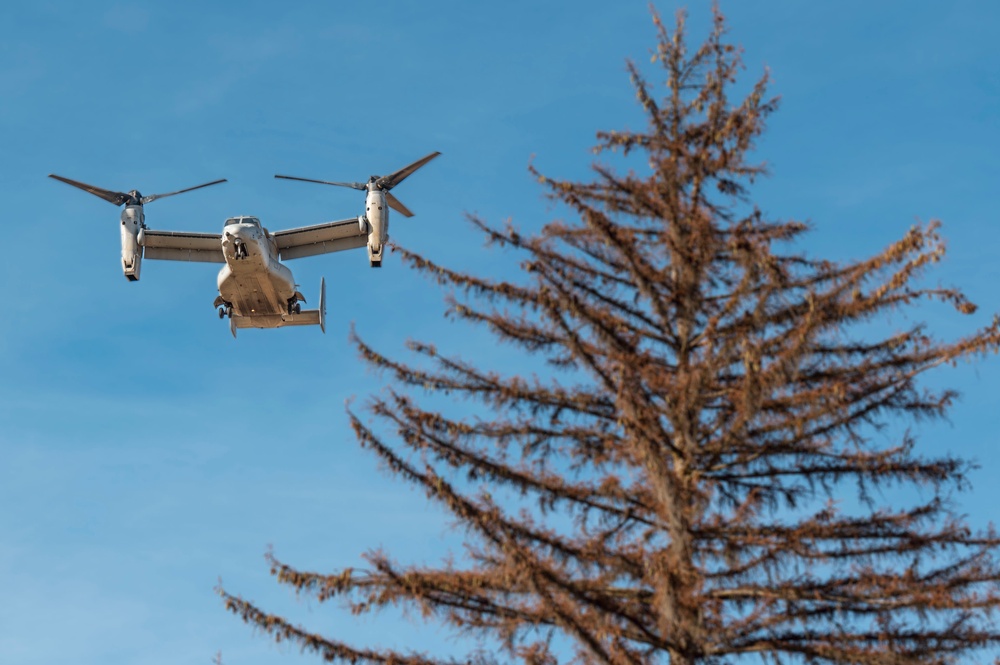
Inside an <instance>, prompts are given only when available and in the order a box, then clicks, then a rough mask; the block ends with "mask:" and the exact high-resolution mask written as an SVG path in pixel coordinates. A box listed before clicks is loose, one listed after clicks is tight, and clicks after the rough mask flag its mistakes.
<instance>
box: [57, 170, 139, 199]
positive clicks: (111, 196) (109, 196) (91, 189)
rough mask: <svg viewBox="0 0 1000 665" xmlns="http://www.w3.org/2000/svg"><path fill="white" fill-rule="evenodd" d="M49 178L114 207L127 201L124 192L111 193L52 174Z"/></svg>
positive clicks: (107, 190) (126, 195)
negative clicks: (71, 186)
mask: <svg viewBox="0 0 1000 665" xmlns="http://www.w3.org/2000/svg"><path fill="white" fill-rule="evenodd" d="M49 177H50V178H54V179H56V180H58V181H59V182H64V183H66V184H67V185H73V186H74V187H76V188H77V189H82V190H83V191H85V192H87V193H88V194H93V195H94V196H98V197H100V198H102V199H104V200H105V201H107V202H108V203H114V204H115V205H116V206H120V205H121V204H123V203H125V202H126V201H128V194H125V193H124V192H112V191H111V190H109V189H101V188H100V187H94V186H93V185H88V184H87V183H85V182H77V181H76V180H70V179H69V178H64V177H62V176H61V175H56V174H54V173H50V174H49Z"/></svg>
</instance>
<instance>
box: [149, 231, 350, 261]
mask: <svg viewBox="0 0 1000 665" xmlns="http://www.w3.org/2000/svg"><path fill="white" fill-rule="evenodd" d="M355 226H357V224H356V223H355ZM139 244H140V245H142V246H143V247H144V248H145V249H144V251H143V256H145V257H146V258H147V259H162V260H166V261H204V262H208V263H225V262H226V257H225V255H224V254H223V253H222V236H221V235H220V234H218V233H185V232H182V231H151V230H149V229H143V230H142V231H141V232H140V233H139Z"/></svg>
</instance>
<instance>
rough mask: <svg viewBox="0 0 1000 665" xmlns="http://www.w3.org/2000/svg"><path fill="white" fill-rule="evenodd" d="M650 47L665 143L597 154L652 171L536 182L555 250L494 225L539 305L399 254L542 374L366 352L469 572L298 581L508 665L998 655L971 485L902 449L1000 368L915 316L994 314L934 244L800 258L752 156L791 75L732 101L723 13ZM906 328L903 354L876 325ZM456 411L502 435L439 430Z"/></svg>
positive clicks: (380, 453)
mask: <svg viewBox="0 0 1000 665" xmlns="http://www.w3.org/2000/svg"><path fill="white" fill-rule="evenodd" d="M654 22H655V25H656V29H657V41H656V45H655V51H654V52H653V61H654V67H653V68H654V69H655V70H656V75H657V76H658V77H660V78H662V79H663V80H664V83H663V85H662V92H660V89H661V86H659V85H653V84H650V83H649V82H648V80H647V79H646V78H645V77H644V75H643V73H642V71H641V70H640V68H639V67H638V66H637V65H635V64H634V63H629V65H628V70H629V73H630V75H631V79H632V82H633V84H634V87H635V91H636V93H637V96H638V100H639V102H640V104H641V105H642V108H643V110H644V112H645V116H646V118H647V120H648V123H647V125H646V126H645V127H644V128H642V129H641V130H636V131H632V130H618V131H608V132H601V133H599V134H598V142H599V143H598V146H597V149H596V151H597V152H598V154H599V157H598V159H599V160H600V159H601V155H604V154H605V153H607V152H608V151H611V152H618V153H620V156H621V158H624V159H627V160H631V161H630V162H629V163H634V164H635V168H634V170H630V171H628V172H624V173H623V172H619V171H618V170H616V169H615V168H613V167H612V166H610V165H609V164H608V163H606V162H601V161H598V162H597V163H596V164H595V165H594V166H593V178H592V180H590V181H587V182H568V181H562V180H559V179H554V178H550V177H548V176H545V175H543V174H541V173H539V172H537V171H533V172H534V173H535V175H536V176H537V177H538V180H539V182H540V183H542V185H543V186H544V187H545V188H546V189H547V193H548V195H549V196H550V197H552V199H553V200H555V201H556V202H558V203H559V204H561V205H562V206H564V207H565V208H566V209H568V210H570V211H572V213H573V214H572V216H571V217H570V218H569V219H567V220H557V221H552V222H550V223H548V224H546V225H545V226H544V227H543V228H542V229H541V230H540V231H539V232H538V233H533V234H522V233H520V232H519V231H518V230H517V228H516V227H515V226H513V225H510V224H508V225H502V226H495V225H491V224H490V223H488V222H487V221H486V220H482V219H479V218H475V217H473V218H471V219H472V222H473V223H474V224H475V225H476V226H477V227H478V228H479V229H481V230H482V232H483V233H484V234H485V236H486V238H487V240H488V242H489V243H492V244H495V245H499V246H502V247H506V248H510V249H512V250H513V251H515V252H517V253H519V254H520V255H521V256H523V257H524V258H523V262H522V263H521V266H522V268H523V273H522V277H523V278H522V279H521V280H519V281H518V280H503V279H493V278H487V277H483V276H477V275H475V274H469V273H462V272H458V271H454V270H450V269H448V268H447V267H445V266H442V265H438V264H437V263H435V262H434V261H433V260H432V259H430V258H428V257H426V256H422V255H419V254H416V253H414V252H411V251H407V250H406V249H402V248H397V251H398V253H399V254H400V255H401V256H402V258H403V260H404V262H405V263H406V264H408V265H409V266H410V267H411V268H412V269H414V270H416V271H417V272H419V273H422V274H424V275H427V276H429V277H431V278H432V279H434V280H437V281H438V282H439V283H440V284H442V285H444V286H445V287H447V288H449V289H451V290H452V291H453V292H454V294H455V296H454V297H453V298H452V299H451V300H450V301H449V303H450V304H449V307H450V309H449V311H450V313H451V314H452V315H454V316H455V317H457V318H459V319H461V320H462V321H465V322H467V323H469V324H472V325H479V326H485V327H486V328H487V329H488V330H489V331H490V333H491V334H492V335H493V336H495V338H496V339H497V340H499V341H503V342H505V343H508V344H511V345H513V346H514V347H515V348H518V349H522V350H523V351H524V353H525V354H529V355H531V356H532V357H534V358H536V359H537V360H538V363H539V367H540V368H542V367H544V368H545V371H544V376H543V375H536V376H534V377H525V376H518V375H512V374H510V373H506V372H504V371H503V368H491V367H489V363H490V358H489V356H488V355H484V357H482V358H478V359H476V360H475V361H474V362H473V361H469V360H463V359H459V358H454V357H449V356H448V355H445V354H442V353H440V352H439V351H438V350H437V349H436V348H435V346H433V345H432V344H429V343H422V342H413V343H411V345H410V348H411V349H412V350H413V351H415V352H416V353H417V354H418V355H419V356H420V357H421V361H420V362H419V363H416V364H413V363H406V362H402V361H399V360H396V359H393V358H391V357H389V356H387V355H385V354H383V353H381V352H380V351H378V350H376V349H374V348H373V347H371V346H369V345H368V344H367V343H366V342H365V341H364V340H363V339H361V338H356V344H357V347H358V349H359V350H360V354H361V356H362V358H363V359H364V361H365V362H366V363H368V364H370V365H372V366H374V367H376V368H379V369H380V370H382V371H384V372H385V373H386V375H387V376H388V377H390V378H391V386H392V387H391V388H388V389H387V390H386V392H385V393H384V394H381V395H378V396H374V397H373V398H372V399H371V402H370V404H369V405H368V407H367V413H368V415H369V417H370V420H368V419H366V418H365V417H364V415H363V414H359V413H354V412H352V413H351V422H352V425H353V428H354V433H355V435H356V437H357V439H358V441H359V443H360V444H361V445H362V446H364V447H366V448H368V449H370V450H371V451H372V452H374V453H375V455H376V456H377V457H378V458H379V459H380V460H381V461H382V462H383V463H384V465H385V466H386V467H387V468H388V469H389V470H390V472H391V473H392V474H393V475H394V476H395V477H397V478H398V479H399V480H401V481H404V482H406V483H410V484H412V485H416V486H419V487H421V488H422V489H423V490H424V491H425V492H426V495H427V496H428V497H429V499H430V500H431V501H433V502H437V503H438V504H440V505H441V506H443V507H445V508H446V509H447V511H449V512H450V514H451V515H453V517H454V519H455V521H456V522H457V523H458V524H459V525H461V526H462V527H463V528H464V534H465V546H466V550H465V554H464V555H463V556H462V557H460V558H458V559H455V560H447V561H443V562H441V563H440V564H439V565H432V566H423V565H413V564H407V563H405V562H400V561H398V560H396V559H395V558H393V557H392V556H391V555H390V554H389V553H386V552H381V551H372V552H369V553H368V554H367V555H366V556H365V559H366V561H367V566H368V567H367V569H366V570H363V571H362V570H354V569H345V570H340V571H333V572H329V573H320V572H308V571H302V570H298V569H296V568H295V567H293V566H291V565H289V564H287V563H284V562H281V561H278V560H277V559H275V558H273V557H272V558H271V563H272V572H273V573H274V574H275V575H276V577H277V579H278V581H279V582H281V583H283V584H288V585H291V586H293V587H295V588H296V589H297V590H299V591H300V592H301V593H305V594H310V595H312V596H315V597H316V598H317V599H318V600H319V601H322V602H325V601H328V600H332V599H341V600H343V602H345V603H346V604H347V606H348V607H349V608H350V610H351V611H353V612H355V613H367V612H372V611H375V610H377V609H379V608H382V607H386V606H390V605H405V606H411V607H414V608H417V609H419V611H420V612H422V613H423V615H424V616H425V617H426V618H427V620H429V621H436V622H442V623H444V624H447V625H450V626H452V627H454V628H455V629H456V630H457V631H459V632H462V633H464V634H467V635H468V636H470V637H471V638H473V640H474V641H476V642H477V643H479V644H481V645H483V650H482V651H479V652H477V653H476V654H471V655H470V658H469V659H470V660H476V661H478V662H484V663H492V662H496V663H501V662H524V663H526V664H528V665H555V664H556V663H562V662H567V661H570V660H576V661H578V662H581V663H588V664H589V663H595V664H596V663H601V664H603V665H625V664H632V663H658V662H668V663H671V665H679V664H688V663H692V664H693V663H723V662H754V661H757V660H759V661H761V662H776V663H785V662H788V663H794V662H809V663H822V662H830V663H833V662H837V663H950V662H956V661H957V659H959V658H960V657H963V656H968V655H970V654H975V653H977V650H981V649H983V648H984V647H990V646H995V645H996V644H997V643H998V642H1000V631H998V630H997V628H996V626H995V622H994V618H993V616H994V615H993V613H994V611H995V609H996V608H997V606H998V604H1000V587H998V584H997V582H998V579H1000V566H998V558H997V555H998V545H1000V539H998V537H997V535H996V534H995V533H993V532H992V531H988V532H985V533H977V532H974V531H973V530H972V529H971V528H970V527H969V526H968V525H967V524H966V523H965V522H964V521H963V519H962V518H961V516H960V515H959V514H958V513H957V512H956V510H957V509H956V507H955V505H954V503H953V501H952V498H951V497H952V493H953V492H954V490H956V489H960V488H961V487H962V486H963V484H964V483H965V479H966V473H967V471H968V469H969V464H968V462H966V461H963V460H962V459H960V458H959V457H956V456H953V455H952V454H950V453H949V452H947V451H932V450H927V449H926V447H921V446H918V444H917V442H916V439H915V437H914V436H913V435H912V434H911V433H910V431H909V430H908V429H905V430H904V428H903V427H901V426H899V425H901V424H902V425H905V424H908V423H910V422H912V421H914V420H916V419H921V418H939V417H941V416H943V415H944V414H945V413H946V410H947V408H948V407H949V405H950V404H951V403H952V401H953V400H954V398H955V394H954V392H952V391H948V390H944V391H933V390H928V389H925V388H924V387H923V386H922V384H921V383H920V382H919V380H920V379H921V378H922V377H921V375H923V374H924V373H925V372H927V371H929V370H931V369H933V368H935V367H937V366H939V365H942V364H949V363H954V362H956V361H958V360H960V359H966V358H971V357H974V356H978V355H981V354H984V353H987V352H996V351H997V349H998V347H1000V323H998V321H997V320H996V319H994V321H993V323H992V324H991V325H990V326H988V327H986V328H984V329H981V330H978V331H975V332H972V333H971V334H968V335H967V336H964V337H961V338H959V339H956V340H951V341H943V340H940V339H938V338H936V337H934V336H933V335H932V333H931V332H930V331H928V329H927V327H926V326H925V325H924V324H922V323H913V324H906V325H904V324H903V321H902V319H901V318H898V315H897V314H896V313H897V312H898V311H900V310H904V309H907V308H913V307H914V306H916V305H918V304H920V303H922V302H924V301H928V300H935V301H940V302H943V303H946V304H948V305H950V306H952V307H954V309H956V310H957V311H958V312H960V313H963V314H970V313H972V312H973V311H974V310H975V306H974V305H973V304H971V303H970V302H969V301H968V300H967V299H966V298H965V297H964V296H963V295H962V293H961V292H960V291H959V290H957V289H952V288H938V287H933V288H932V287H926V286H923V285H922V284H923V281H922V276H923V275H924V273H925V271H926V270H927V269H928V268H929V267H931V266H932V264H934V263H935V262H937V261H939V260H940V259H941V257H942V256H943V255H944V244H943V242H942V240H941V238H940V237H939V235H938V228H939V227H938V224H937V223H933V222H932V223H930V224H926V225H918V226H914V227H913V228H911V229H909V230H908V231H907V232H906V233H905V235H903V236H902V237H901V238H900V239H899V240H898V241H896V242H894V243H892V244H891V245H890V246H888V247H886V248H885V249H884V250H882V251H881V252H879V253H878V254H875V255H873V256H871V257H868V258H862V259H856V260H849V261H841V262H837V261H831V260H824V259H821V258H813V257H811V256H810V255H808V254H806V253H805V252H804V251H802V250H801V248H800V245H802V244H803V242H802V241H803V239H804V237H805V236H807V232H808V230H809V228H808V225H806V224H804V223H800V222H796V221H781V220H771V219H767V218H766V217H765V215H764V214H763V213H762V212H761V211H760V210H759V209H758V208H757V207H756V206H755V205H754V204H753V202H752V199H751V188H752V185H753V183H754V180H755V179H756V178H758V177H760V176H762V175H764V174H765V168H764V166H763V164H760V163H758V162H755V161H754V154H753V150H754V141H755V139H757V138H758V137H759V136H760V135H761V134H762V132H763V131H764V129H765V121H766V119H767V118H768V116H769V115H770V114H771V113H772V112H773V111H775V109H776V107H777V102H776V100H775V99H773V98H770V97H768V92H767V87H768V78H767V76H766V74H765V75H764V76H763V77H762V78H760V79H759V80H758V81H756V83H755V84H754V85H753V86H752V87H751V88H750V89H749V94H747V95H746V96H745V97H743V98H741V99H737V100H735V101H734V100H733V99H731V95H732V90H733V88H734V86H735V84H736V83H737V76H738V74H739V73H740V72H741V71H742V65H741V60H740V50H739V49H738V48H737V47H735V46H734V45H732V44H730V43H729V42H728V41H727V37H726V27H725V21H724V19H723V16H722V14H721V13H720V12H719V11H718V9H716V10H715V14H714V27H713V29H712V31H711V33H710V35H709V36H708V38H707V39H706V40H705V41H704V42H703V43H702V44H700V45H699V46H698V47H697V48H693V49H689V47H688V45H687V43H686V41H685V24H684V15H683V13H679V14H678V17H677V21H676V24H675V25H674V26H673V28H672V29H670V28H668V27H667V26H665V25H664V24H663V23H662V22H661V20H660V18H659V16H658V15H656V14H655V13H654ZM615 159H619V158H618V157H616V158H615ZM606 161H610V160H606ZM884 317H893V318H891V321H892V323H893V325H894V326H902V327H900V328H899V329H897V330H895V331H893V332H890V333H879V332H878V330H879V328H877V327H876V328H874V330H875V332H873V327H871V326H869V327H863V326H862V324H865V323H868V322H871V321H875V320H881V319H884ZM440 393H447V394H449V395H452V396H459V397H464V398H467V399H468V400H469V401H470V402H472V403H474V404H476V405H478V411H477V414H476V415H474V416H470V415H468V413H467V412H466V411H464V410H461V409H459V410H458V411H459V413H457V414H455V415H449V414H448V412H447V411H446V410H445V411H442V410H435V409H434V408H431V407H430V406H427V402H428V400H427V399H425V398H424V397H423V396H426V395H428V394H429V395H430V396H434V395H437V394H440ZM373 422H374V424H372V423H373ZM886 425H892V426H893V428H892V430H891V431H890V432H889V435H888V436H891V437H895V440H894V441H893V442H891V443H890V444H886V439H887V438H888V436H887V435H876V433H877V432H878V431H879V428H882V427H884V426H886ZM897 426H898V427H897ZM897 430H898V432H899V433H898V434H897ZM887 431H888V430H887ZM907 488H917V489H919V490H920V491H919V492H913V493H906V494H905V495H904V494H902V493H899V492H898V491H897V490H899V489H907ZM911 496H912V497H915V498H912V499H911V498H910V497H911ZM900 497H906V501H908V502H909V503H906V502H905V501H903V500H902V499H901V498H900ZM220 592H221V593H222V595H223V597H224V598H225V602H226V605H227V607H228V608H229V609H230V610H231V611H233V612H234V613H236V614H237V615H239V616H241V617H242V618H243V619H244V620H245V621H247V622H248V623H250V624H253V625H256V626H258V627H260V628H261V629H263V630H264V631H266V632H267V633H269V634H271V635H272V636H274V637H275V638H277V639H279V640H291V641H293V642H296V643H298V644H300V645H301V646H302V647H303V648H305V649H308V650H312V651H315V652H316V653H317V654H319V655H320V656H322V657H323V658H324V659H326V660H331V661H335V660H339V661H346V662H349V663H352V664H353V663H365V664H366V665H368V664H370V665H381V664H393V665H395V664H403V663H405V664H407V665H443V664H444V663H448V662H451V661H449V660H448V659H447V658H443V657H436V656H433V655H426V654H420V653H416V652H400V651H397V650H393V649H386V648H381V647H379V646H377V645H375V646H370V647H363V646H357V645H353V644H350V643H349V641H347V640H344V639H343V638H341V637H339V636H324V635H319V634H315V633H311V632H308V631H307V630H306V629H304V628H301V627H297V626H295V625H292V624H291V623H290V622H288V621H286V620H285V619H283V618H281V617H279V616H276V615H271V614H268V613H267V612H266V611H265V610H263V609H261V608H259V607H257V606H256V605H254V604H253V603H252V602H250V601H247V600H245V599H243V598H242V597H240V596H236V595H232V594H230V593H229V592H227V591H220ZM456 662H466V660H465V659H462V660H459V661H456Z"/></svg>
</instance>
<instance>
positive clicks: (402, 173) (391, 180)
mask: <svg viewBox="0 0 1000 665" xmlns="http://www.w3.org/2000/svg"><path fill="white" fill-rule="evenodd" d="M440 154H441V153H440V152H432V153H431V154H429V155H427V156H426V157H423V158H421V159H418V160H417V161H415V162H413V163H412V164H410V165H409V166H404V167H403V168H401V169H399V170H398V171H396V172H395V173H392V174H390V175H385V176H382V177H381V178H379V179H378V186H379V189H392V188H393V187H395V186H396V185H398V184H399V183H401V182H403V180H405V179H406V177H407V176H408V175H410V174H411V173H413V172H414V171H416V170H417V169H419V168H420V167H421V166H423V165H424V164H426V163H427V162H429V161H431V160H432V159H434V158H435V157H437V156H438V155H440Z"/></svg>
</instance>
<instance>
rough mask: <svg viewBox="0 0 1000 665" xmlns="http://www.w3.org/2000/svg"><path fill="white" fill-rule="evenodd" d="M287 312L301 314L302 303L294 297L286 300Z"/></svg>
mask: <svg viewBox="0 0 1000 665" xmlns="http://www.w3.org/2000/svg"><path fill="white" fill-rule="evenodd" d="M288 313H289V314H301V313H302V303H300V302H299V301H298V300H296V299H295V298H292V299H290V300H289V301H288Z"/></svg>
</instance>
